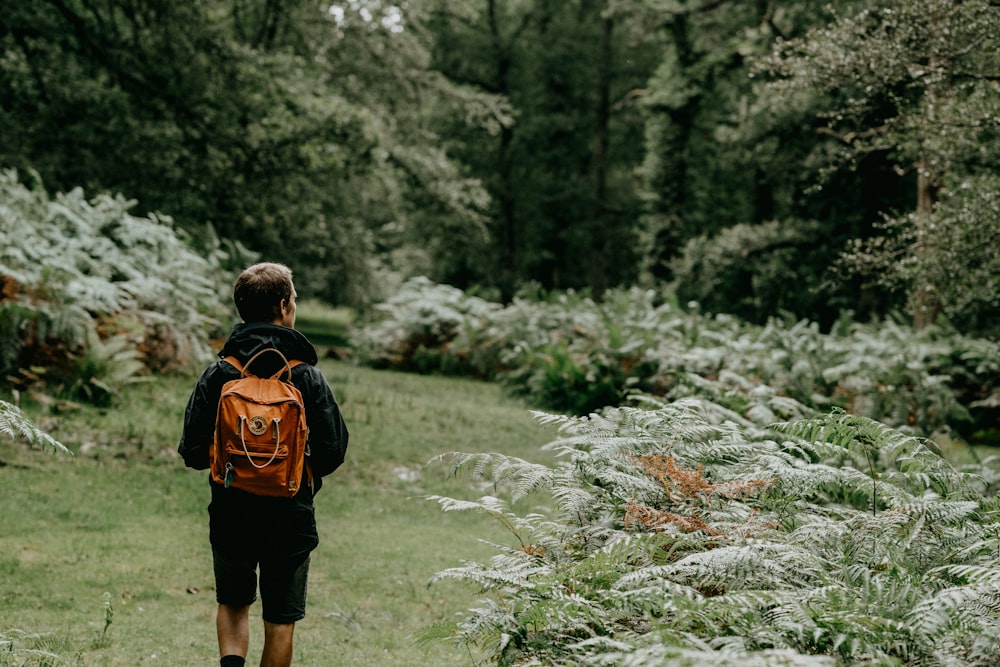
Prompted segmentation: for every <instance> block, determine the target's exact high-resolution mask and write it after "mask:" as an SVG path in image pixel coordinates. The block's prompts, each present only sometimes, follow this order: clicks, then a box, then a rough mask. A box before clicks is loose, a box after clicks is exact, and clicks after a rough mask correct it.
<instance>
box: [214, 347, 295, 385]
mask: <svg viewBox="0 0 1000 667" xmlns="http://www.w3.org/2000/svg"><path fill="white" fill-rule="evenodd" d="M266 352H274V353H275V354H277V355H278V356H279V357H281V360H282V361H284V362H285V363H284V365H283V366H281V368H279V369H278V370H277V372H275V374H274V375H272V376H271V377H270V379H272V380H274V379H281V376H282V375H283V374H284V373H285V372H286V371H287V372H288V379H289V380H291V379H292V369H293V368H295V367H296V366H298V365H300V364H303V363H305V362H304V361H301V360H299V359H286V358H285V355H283V354H282V353H281V352H280V351H278V350H277V349H276V348H273V347H269V348H267V349H264V350H261V351H260V352H258V353H257V354H255V355H253V356H252V357H251V358H250V359H249V360H248V361H247V363H246V364H241V363H240V360H239V359H237V358H236V357H234V356H228V357H225V358H224V359H223V361H225V362H227V363H229V364H230V365H232V366H233V368H235V369H236V370H238V371H239V372H240V376H243V375H246V369H247V367H249V366H250V364H251V363H253V362H254V360H255V359H257V357H259V356H261V355H262V354H264V353H266Z"/></svg>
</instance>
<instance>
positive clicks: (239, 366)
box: [223, 356, 243, 374]
mask: <svg viewBox="0 0 1000 667" xmlns="http://www.w3.org/2000/svg"><path fill="white" fill-rule="evenodd" d="M223 361H225V362H226V363H228V364H229V365H230V366H232V367H233V368H235V369H236V370H238V371H239V372H240V374H242V373H243V364H241V363H240V360H239V359H237V358H236V357H233V356H228V357H225V358H223Z"/></svg>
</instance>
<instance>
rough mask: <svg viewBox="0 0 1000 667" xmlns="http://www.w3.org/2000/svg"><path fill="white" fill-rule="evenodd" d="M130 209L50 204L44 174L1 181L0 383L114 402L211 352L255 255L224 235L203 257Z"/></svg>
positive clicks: (166, 224) (2, 176) (168, 226)
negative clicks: (154, 375)
mask: <svg viewBox="0 0 1000 667" xmlns="http://www.w3.org/2000/svg"><path fill="white" fill-rule="evenodd" d="M133 203H134V202H129V201H127V200H125V199H124V198H123V197H121V196H118V197H111V196H108V195H100V196H97V197H94V198H93V199H91V200H88V199H86V197H85V195H84V193H83V192H82V191H81V190H74V191H72V192H69V193H65V194H61V193H60V194H55V195H51V196H50V195H49V193H47V192H46V191H45V189H44V187H43V186H42V184H41V183H39V182H37V177H36V178H35V182H34V183H32V184H31V186H30V187H29V185H27V184H25V183H22V182H21V180H20V179H19V177H18V174H17V173H16V172H14V171H6V172H2V173H0V338H2V339H3V340H4V341H5V344H4V346H3V347H2V349H0V377H5V378H7V381H8V382H9V383H12V384H13V385H14V386H15V387H18V388H24V387H28V388H32V389H38V388H40V387H44V390H45V391H46V392H49V393H53V394H58V395H60V396H67V397H73V398H77V399H82V400H87V401H90V402H94V403H107V402H109V401H110V400H111V398H112V397H113V395H114V394H115V393H116V392H117V391H118V390H119V389H120V388H121V387H123V386H125V385H127V384H128V383H129V382H132V381H135V380H136V378H138V377H140V376H142V375H144V374H146V373H147V372H161V371H176V370H187V369H189V368H190V367H191V366H192V365H193V364H197V363H199V362H202V361H204V360H205V359H207V358H209V357H210V356H211V347H210V341H212V340H213V339H216V338H218V337H219V336H220V335H223V332H224V331H225V330H227V329H228V327H229V325H230V324H231V322H232V321H233V316H234V315H233V311H232V308H231V307H230V306H229V304H228V298H227V295H228V291H229V290H230V289H231V285H232V279H233V276H234V273H233V271H234V269H236V268H237V267H238V266H239V263H240V262H243V261H246V260H247V259H249V258H250V257H251V255H250V254H249V253H247V252H246V251H245V250H244V249H242V248H241V247H240V246H239V245H237V244H234V243H224V242H223V241H221V240H218V239H216V240H215V241H214V245H213V247H211V248H210V249H209V250H208V251H206V252H204V253H200V252H196V251H195V250H194V249H193V247H192V246H191V244H190V243H189V242H188V240H187V239H186V237H185V235H184V234H182V233H181V232H180V231H179V230H178V229H177V228H175V226H174V225H173V223H172V221H171V220H170V219H169V218H167V217H165V216H157V215H151V216H149V217H145V218H139V217H135V216H132V215H130V214H129V209H130V208H131V207H132V205H133Z"/></svg>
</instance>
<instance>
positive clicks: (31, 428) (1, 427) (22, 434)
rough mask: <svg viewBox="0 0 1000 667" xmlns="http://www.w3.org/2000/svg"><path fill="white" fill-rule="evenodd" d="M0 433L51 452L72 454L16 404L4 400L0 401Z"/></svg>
mask: <svg viewBox="0 0 1000 667" xmlns="http://www.w3.org/2000/svg"><path fill="white" fill-rule="evenodd" d="M0 433H2V434H3V435H5V436H7V437H9V438H11V439H13V440H23V441H25V442H27V443H28V444H30V445H32V446H36V447H40V448H42V449H44V450H48V451H50V452H53V453H58V454H70V455H72V452H70V450H69V449H67V448H66V446H65V445H63V444H62V443H61V442H59V441H58V440H56V439H55V438H53V437H52V436H50V435H49V434H48V433H45V432H44V431H42V430H41V429H39V428H38V427H37V426H35V425H34V424H33V423H32V422H31V420H30V419H28V418H27V416H25V414H24V413H23V412H21V410H20V409H19V408H18V407H17V406H16V405H12V404H10V403H7V402H6V401H0Z"/></svg>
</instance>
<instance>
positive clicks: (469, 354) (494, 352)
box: [356, 279, 1000, 437]
mask: <svg viewBox="0 0 1000 667" xmlns="http://www.w3.org/2000/svg"><path fill="white" fill-rule="evenodd" d="M382 312H383V314H384V316H385V318H384V319H383V320H382V321H380V322H377V323H373V324H370V325H369V326H368V327H365V328H363V329H361V330H359V331H358V332H357V338H356V341H357V347H356V350H357V351H358V358H359V359H360V360H361V361H363V362H364V363H368V364H371V365H376V366H380V367H395V368H400V369H405V370H417V371H421V372H449V373H456V374H466V375H472V376H476V377H485V378H495V379H498V380H500V381H502V382H504V383H505V384H506V385H507V387H508V388H509V389H510V390H511V391H512V392H513V393H515V394H518V395H521V396H524V397H525V398H526V399H527V400H528V401H529V402H530V403H532V404H533V405H535V406H537V407H541V408H545V409H548V410H556V411H560V412H568V413H571V414H586V413H588V412H591V411H594V410H597V409H599V408H601V407H604V406H609V405H612V406H614V405H621V404H624V403H626V402H627V401H628V399H629V396H630V395H632V394H634V393H636V392H641V393H647V394H653V395H656V396H660V397H663V398H667V399H671V400H673V399H678V398H683V397H703V398H707V399H709V400H712V401H715V402H718V403H721V404H724V405H726V406H727V407H729V408H730V409H732V410H735V411H736V412H738V413H740V414H743V413H745V411H746V410H748V409H750V407H752V406H753V401H752V400H751V395H752V393H753V392H754V391H757V390H758V388H761V387H763V388H766V389H767V390H768V391H770V392H771V393H773V394H775V395H777V396H781V397H787V398H790V399H794V400H795V401H797V402H798V403H800V404H802V405H804V406H806V407H807V408H809V409H812V410H816V411H819V412H825V411H828V410H829V409H830V408H833V407H839V408H843V409H845V410H847V411H849V412H851V413H853V414H858V415H862V416H866V417H870V418H872V419H875V420H878V421H882V422H884V423H887V424H889V425H892V426H896V427H900V428H904V429H909V430H911V431H912V432H915V433H920V434H923V435H931V434H934V433H936V432H940V431H952V432H955V433H958V434H960V435H962V436H964V437H972V436H973V435H975V434H976V433H977V432H980V433H983V434H988V433H990V432H991V431H989V430H988V429H989V428H992V427H995V422H996V415H997V411H996V409H995V405H996V403H997V401H996V399H995V396H994V393H995V389H994V388H995V387H997V386H1000V366H998V365H997V362H996V359H998V358H1000V345H998V344H997V343H995V342H993V341H989V340H984V339H970V338H966V337H963V336H959V335H957V334H955V333H954V332H952V331H948V330H946V329H942V328H933V327H932V328H926V329H923V330H920V331H915V330H913V329H912V328H911V327H908V326H904V325H901V324H898V323H896V322H893V321H891V320H889V321H885V322H881V323H877V324H862V323H857V322H852V321H850V320H846V319H845V320H842V321H840V322H838V323H837V324H836V326H834V327H833V329H832V330H831V331H830V332H829V333H823V332H821V331H820V328H819V326H818V325H817V324H816V323H812V322H807V321H799V322H785V321H783V320H780V319H771V320H769V321H768V322H767V323H766V324H765V325H764V326H757V325H753V324H750V323H747V322H745V321H742V320H740V319H738V318H736V317H733V316H731V315H715V316H708V315H703V314H701V313H699V312H688V311H684V310H681V309H680V308H678V307H677V306H675V305H673V304H672V303H671V302H670V301H668V300H665V299H663V298H661V297H660V296H659V295H658V294H656V293H655V292H651V291H642V290H636V289H633V290H629V291H624V290H612V291H610V292H609V293H608V294H607V295H606V298H605V300H604V302H603V303H600V304H597V303H594V302H593V301H592V300H590V299H588V298H585V297H581V296H579V295H576V294H573V293H566V294H561V295H556V296H553V297H550V298H548V299H547V300H541V301H529V300H527V299H516V300H515V301H514V302H513V303H512V304H510V305H508V306H501V305H499V304H491V303H488V302H484V301H482V300H481V299H478V298H474V297H468V296H466V295H464V294H463V293H462V292H460V291H459V290H456V289H454V288H451V287H446V286H439V285H434V284H433V283H430V282H429V281H426V280H424V279H421V280H418V281H412V282H410V283H408V285H407V288H406V289H405V290H404V291H403V292H401V293H400V295H399V296H398V297H397V298H396V299H394V300H393V301H391V302H390V303H388V304H386V305H385V306H384V308H383V311H382Z"/></svg>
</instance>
